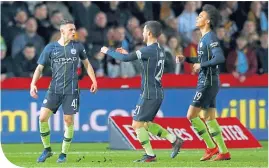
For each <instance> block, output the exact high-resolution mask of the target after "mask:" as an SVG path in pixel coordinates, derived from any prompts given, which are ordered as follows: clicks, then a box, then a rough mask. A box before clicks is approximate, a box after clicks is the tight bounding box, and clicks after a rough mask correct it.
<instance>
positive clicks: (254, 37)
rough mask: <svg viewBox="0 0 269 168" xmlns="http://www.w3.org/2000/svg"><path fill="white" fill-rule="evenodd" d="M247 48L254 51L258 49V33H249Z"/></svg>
mask: <svg viewBox="0 0 269 168" xmlns="http://www.w3.org/2000/svg"><path fill="white" fill-rule="evenodd" d="M247 40H248V46H249V47H250V48H251V49H253V50H256V49H257V48H258V45H259V44H258V43H259V35H258V33H251V34H249V36H248V39H247Z"/></svg>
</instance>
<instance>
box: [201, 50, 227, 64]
mask: <svg viewBox="0 0 269 168" xmlns="http://www.w3.org/2000/svg"><path fill="white" fill-rule="evenodd" d="M211 52H212V59H211V60H209V61H205V62H202V63H201V68H203V67H212V66H216V65H218V64H221V63H223V62H225V57H224V54H223V51H222V49H221V48H220V47H214V48H211Z"/></svg>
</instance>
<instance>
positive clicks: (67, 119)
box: [57, 115, 74, 163]
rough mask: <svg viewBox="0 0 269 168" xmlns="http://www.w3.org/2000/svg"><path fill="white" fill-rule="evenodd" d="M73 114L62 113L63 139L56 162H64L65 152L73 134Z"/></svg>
mask: <svg viewBox="0 0 269 168" xmlns="http://www.w3.org/2000/svg"><path fill="white" fill-rule="evenodd" d="M73 116H74V115H64V127H65V132H64V140H63V144H62V153H61V154H60V155H59V158H58V160H57V162H58V163H62V162H66V154H67V153H68V150H69V148H70V145H71V142H72V138H73V136H74V117H73Z"/></svg>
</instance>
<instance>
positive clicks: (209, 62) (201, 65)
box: [176, 5, 231, 161]
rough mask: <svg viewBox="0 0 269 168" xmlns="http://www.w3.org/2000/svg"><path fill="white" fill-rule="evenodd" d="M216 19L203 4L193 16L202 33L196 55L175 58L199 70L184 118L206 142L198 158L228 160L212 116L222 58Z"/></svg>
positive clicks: (203, 159)
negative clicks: (190, 102) (191, 98)
mask: <svg viewBox="0 0 269 168" xmlns="http://www.w3.org/2000/svg"><path fill="white" fill-rule="evenodd" d="M218 18H219V15H218V11H217V9H216V8H215V7H214V6H212V5H205V6H204V7H203V10H202V12H201V13H200V14H199V16H198V17H197V19H196V26H197V27H198V28H199V29H200V31H201V33H202V37H201V39H200V42H199V43H198V49H197V52H198V57H197V58H193V57H186V58H185V57H184V56H182V55H178V56H177V57H176V58H177V60H178V61H180V62H181V61H184V60H185V61H186V62H188V63H193V64H194V65H193V70H194V71H195V72H199V77H198V84H197V90H196V93H195V95H194V98H193V101H192V105H190V107H189V109H188V114H187V118H188V119H189V120H190V122H191V123H192V125H193V127H194V128H195V130H196V131H197V132H198V134H199V135H200V136H201V137H202V138H203V140H204V141H205V143H206V145H207V148H206V150H205V154H204V156H203V157H202V158H201V159H200V160H201V161H206V160H209V159H211V158H212V156H214V155H216V154H218V155H217V156H216V157H215V158H214V159H213V160H214V161H219V160H230V159H231V156H230V153H229V152H228V149H227V147H226V145H225V143H224V140H223V137H222V133H221V128H220V126H219V124H218V122H217V120H216V116H215V114H216V96H217V94H218V91H219V87H220V80H219V69H218V65H219V64H221V63H223V62H224V61H225V57H224V55H223V51H222V49H221V48H220V45H219V42H218V39H217V37H216V34H215V33H214V32H213V29H214V28H215V27H216V26H217V22H218ZM202 109H203V110H205V120H206V125H207V127H208V130H209V132H208V130H207V128H206V125H205V124H204V122H203V121H202V120H201V119H200V117H199V113H200V111H201V110H202ZM211 137H212V138H213V139H214V141H215V142H216V144H217V145H216V144H215V143H214V142H213V140H212V138H211Z"/></svg>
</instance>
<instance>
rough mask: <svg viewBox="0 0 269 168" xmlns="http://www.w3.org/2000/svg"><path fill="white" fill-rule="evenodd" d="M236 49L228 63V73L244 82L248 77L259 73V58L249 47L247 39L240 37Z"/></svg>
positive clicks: (229, 57)
mask: <svg viewBox="0 0 269 168" xmlns="http://www.w3.org/2000/svg"><path fill="white" fill-rule="evenodd" d="M236 44H237V46H236V49H235V50H232V51H231V52H230V53H229V55H228V57H227V61H226V67H227V71H228V72H229V73H232V74H233V76H234V77H235V78H237V79H239V81H240V82H244V81H245V80H246V77H247V76H250V75H253V74H255V73H256V72H257V57H256V55H255V51H253V50H252V49H251V48H249V47H248V46H247V39H246V38H245V37H243V36H240V37H238V38H237V39H236Z"/></svg>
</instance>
